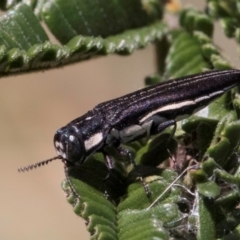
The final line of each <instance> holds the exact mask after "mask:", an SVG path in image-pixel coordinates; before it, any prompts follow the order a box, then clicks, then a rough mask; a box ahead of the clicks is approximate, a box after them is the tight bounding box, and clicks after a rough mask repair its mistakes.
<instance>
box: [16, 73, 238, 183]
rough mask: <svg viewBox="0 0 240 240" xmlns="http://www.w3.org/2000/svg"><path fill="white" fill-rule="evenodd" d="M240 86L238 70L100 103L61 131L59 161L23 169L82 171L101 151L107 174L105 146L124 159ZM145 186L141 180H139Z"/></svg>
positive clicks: (193, 77)
mask: <svg viewBox="0 0 240 240" xmlns="http://www.w3.org/2000/svg"><path fill="white" fill-rule="evenodd" d="M239 84H240V70H235V69H232V70H219V71H208V72H205V73H200V74H195V75H190V76H186V77H181V78H178V79H172V80H170V81H165V82H162V83H159V84H156V85H153V86H150V87H146V88H144V89H142V90H138V91H135V92H133V93H130V94H127V95H125V96H122V97H119V98H116V99H113V100H110V101H107V102H103V103H100V104H98V105H97V106H96V107H94V108H93V109H92V110H90V111H88V112H87V113H86V114H84V115H83V116H81V117H79V118H77V119H75V120H73V121H71V122H70V123H68V124H67V125H66V126H64V127H62V128H60V129H59V130H58V131H57V132H56V134H55V136H54V146H55V149H56V152H57V156H56V157H54V158H51V159H48V160H45V161H42V162H39V163H36V164H33V165H29V166H27V167H22V168H19V171H26V170H29V169H32V168H35V167H38V166H41V165H43V164H46V163H48V162H50V161H52V160H55V159H61V160H63V162H64V163H65V166H66V167H68V166H81V165H82V164H83V163H84V162H85V161H86V160H87V159H88V158H89V156H91V155H92V154H93V153H95V152H102V153H103V154H104V156H105V162H106V165H107V167H108V169H109V170H110V171H111V169H112V168H113V160H112V158H111V157H110V156H108V154H107V153H106V152H105V151H104V148H105V147H106V146H107V145H109V146H113V147H115V148H116V149H117V150H118V151H119V152H120V153H121V154H124V155H127V156H128V157H129V160H130V161H131V163H132V164H134V166H135V162H134V159H133V157H132V155H131V152H130V151H128V150H126V149H125V148H122V147H121V143H129V142H132V141H135V140H139V139H141V138H143V137H149V136H151V135H154V134H158V133H161V132H162V131H163V130H164V129H166V128H168V127H170V126H174V128H173V134H174V131H175V129H176V122H177V121H180V120H182V119H184V118H187V117H188V116H190V115H192V114H193V113H195V112H197V111H199V110H200V109H202V108H204V107H205V106H207V105H208V104H209V103H210V102H212V101H214V100H215V99H217V98H218V97H220V96H221V95H222V94H224V93H225V92H226V91H228V90H229V89H231V88H233V87H235V86H237V85H239ZM141 181H142V182H143V180H142V179H141Z"/></svg>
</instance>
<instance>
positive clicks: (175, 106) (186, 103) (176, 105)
mask: <svg viewBox="0 0 240 240" xmlns="http://www.w3.org/2000/svg"><path fill="white" fill-rule="evenodd" d="M194 104H196V103H195V101H184V102H180V103H173V104H168V105H166V106H164V107H161V108H158V109H156V110H154V111H152V112H150V113H148V114H147V115H145V116H144V117H143V118H141V119H140V121H139V122H144V121H145V120H146V119H148V118H150V117H151V116H153V115H155V114H156V113H160V112H164V111H166V110H174V109H179V108H182V107H184V106H189V105H194Z"/></svg>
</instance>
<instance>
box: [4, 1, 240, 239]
mask: <svg viewBox="0 0 240 240" xmlns="http://www.w3.org/2000/svg"><path fill="white" fill-rule="evenodd" d="M29 2H30V1H17V0H16V1H3V2H2V3H1V5H0V6H1V8H2V9H3V10H7V9H8V12H7V13H5V14H4V15H3V16H2V17H1V19H0V74H2V75H7V74H11V73H16V72H24V71H32V70H37V69H47V68H52V67H56V66H62V65H65V64H70V63H72V62H76V61H82V60H85V59H89V58H92V57H97V56H104V55H107V54H112V53H117V54H122V55H124V54H130V53H132V52H133V51H134V50H136V49H139V48H143V47H145V46H146V45H148V44H149V43H150V42H154V43H155V44H156V54H157V64H158V70H157V73H155V74H153V75H152V76H149V77H147V78H146V79H145V83H146V85H151V84H155V83H158V82H160V81H165V80H167V79H170V78H173V77H174V78H175V77H181V76H185V75H189V74H194V73H199V72H202V71H206V70H211V69H230V68H232V67H231V66H230V64H229V63H228V62H227V61H226V59H225V58H224V57H223V56H222V55H221V52H220V49H219V48H218V47H217V46H216V45H215V44H214V42H213V40H212V36H213V32H214V21H218V20H220V22H221V23H222V26H223V29H224V32H225V34H226V35H227V36H228V37H234V38H235V39H236V40H237V42H239V39H240V37H239V36H240V34H239V33H240V31H239V24H240V21H239V20H240V18H239V16H240V4H239V1H237V0H231V1H224V0H219V1H216V0H208V1H206V11H205V12H201V11H198V10H196V9H193V8H187V9H182V10H181V11H180V12H179V13H177V17H178V26H177V27H175V28H172V27H170V26H169V25H170V24H168V23H169V22H166V21H163V20H162V16H163V12H164V9H165V8H166V4H171V1H164V0H146V1H140V0H131V1H130V0H122V1H120V0H108V1H96V0H88V1H84V0H68V1H65V0H49V1H48V0H41V1H40V0H39V1H37V0H35V1H31V3H29ZM169 2H170V3H169ZM173 2H174V1H173ZM172 4H173V3H172ZM168 7H172V5H170V6H169V5H168ZM175 14H176V13H175ZM42 22H44V23H45V24H46V25H47V27H48V28H49V29H50V30H51V32H52V34H53V35H54V36H55V37H56V39H57V40H58V41H59V44H54V43H52V42H51V41H50V40H49V38H48V36H47V34H46V32H45V30H44V29H43V27H42V26H41V23H42ZM239 96H240V95H239V93H238V89H237V90H233V91H232V92H228V93H227V94H225V95H224V96H222V97H221V98H220V99H219V100H218V101H216V102H214V103H212V104H211V105H209V106H208V107H207V108H205V109H204V111H201V112H199V113H197V114H195V115H194V116H192V117H190V118H188V119H186V120H184V121H182V122H181V123H180V124H178V127H177V131H176V134H175V138H172V139H171V141H170V142H169V141H168V139H169V136H170V135H171V134H170V133H169V130H167V131H165V132H164V133H163V134H161V135H159V136H154V137H152V138H150V139H143V140H141V141H139V142H134V143H131V144H128V145H127V146H126V147H128V148H129V149H130V150H131V151H132V153H133V154H134V157H135V161H136V162H137V164H138V166H137V169H133V167H132V166H131V164H129V163H128V159H126V158H124V157H123V156H119V155H118V154H117V153H116V152H114V149H111V148H109V149H106V151H109V153H110V154H111V155H112V156H113V157H114V159H115V162H116V163H115V166H114V167H115V168H114V172H113V173H112V174H111V175H110V176H109V179H108V180H107V181H103V179H104V178H105V177H106V176H107V175H108V170H107V168H106V166H105V164H104V160H103V156H102V155H101V154H100V153H98V154H95V155H94V156H92V157H91V158H90V159H89V160H88V161H87V162H86V163H85V164H84V165H82V166H81V168H76V167H74V168H70V169H69V172H68V174H69V176H70V180H71V186H69V181H66V180H65V181H64V182H63V184H62V186H63V189H64V191H65V192H66V193H67V199H68V201H69V202H70V203H71V204H72V205H73V209H74V212H75V213H76V214H77V215H79V216H81V217H82V218H84V219H85V220H86V223H87V224H86V225H87V229H88V231H89V232H90V234H91V239H99V240H102V239H111V240H112V239H113V240H114V239H124V240H127V239H131V240H134V239H138V240H142V239H144V240H145V239H199V240H206V239H239V238H240V218H239V214H240V212H239V201H240V195H239V187H240V180H239V179H240V178H239V164H238V157H239V143H240V122H239V116H240V97H239ZM166 143H167V144H166ZM159 166H160V167H159ZM136 170H137V171H136ZM139 173H141V175H142V176H143V177H144V181H145V183H147V184H148V187H149V189H150V193H151V194H150V196H147V195H146V193H145V191H144V188H143V186H142V185H141V183H140V181H139ZM73 189H74V192H73V191H72V190H73ZM106 193H107V194H108V197H106Z"/></svg>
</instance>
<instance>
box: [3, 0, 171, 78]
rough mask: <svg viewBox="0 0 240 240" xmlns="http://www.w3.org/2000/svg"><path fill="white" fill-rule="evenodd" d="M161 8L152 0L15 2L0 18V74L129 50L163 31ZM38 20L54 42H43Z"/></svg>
mask: <svg viewBox="0 0 240 240" xmlns="http://www.w3.org/2000/svg"><path fill="white" fill-rule="evenodd" d="M40 2H41V3H40ZM5 7H7V6H6V5H5ZM8 7H9V6H8ZM34 11H35V14H37V15H35V14H34ZM162 12H163V4H162V3H161V4H159V2H158V1H151V2H141V1H139V0H131V1H128V0H124V1H113V0H112V1H106V0H105V1H96V0H88V1H82V0H70V1H65V0H54V1H53V0H52V1H39V2H38V4H30V6H28V5H27V4H25V3H19V4H17V5H15V6H14V7H12V8H11V10H10V11H8V12H7V13H6V14H4V15H3V16H2V17H1V19H0V74H2V75H8V74H12V73H16V72H25V71H32V70H37V69H42V68H44V69H48V68H52V67H57V66H63V65H66V64H70V63H73V62H77V61H81V60H85V59H89V58H91V57H97V56H104V55H107V54H113V53H114V54H121V55H126V54H130V53H132V52H133V51H135V50H136V49H139V48H143V47H145V46H147V45H148V44H149V43H151V42H155V41H157V40H160V39H161V38H162V37H163V36H164V35H165V34H166V32H167V25H166V24H164V23H162V22H161V21H160V20H161V17H162ZM37 16H38V17H37ZM40 20H42V21H44V23H45V24H46V25H47V26H48V28H49V29H50V31H51V32H52V34H53V35H54V36H55V37H56V39H57V40H58V41H59V42H60V44H55V43H53V42H51V41H50V40H49V38H48V36H47V34H46V32H45V30H44V28H43V27H42V26H41V24H40V23H41V22H40Z"/></svg>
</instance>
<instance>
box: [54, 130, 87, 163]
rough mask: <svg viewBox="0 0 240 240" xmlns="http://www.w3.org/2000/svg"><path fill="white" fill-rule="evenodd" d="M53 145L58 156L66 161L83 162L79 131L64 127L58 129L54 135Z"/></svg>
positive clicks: (82, 148) (83, 153) (83, 152)
mask: <svg viewBox="0 0 240 240" xmlns="http://www.w3.org/2000/svg"><path fill="white" fill-rule="evenodd" d="M54 146H55V149H56V151H57V154H58V156H60V157H61V158H62V159H63V160H65V161H67V163H69V164H81V163H83V161H84V155H85V151H84V147H83V144H82V139H81V136H80V135H79V133H78V134H76V132H75V131H72V130H71V129H69V128H66V127H63V128H61V129H59V130H58V131H57V132H56V134H55V136H54Z"/></svg>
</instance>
